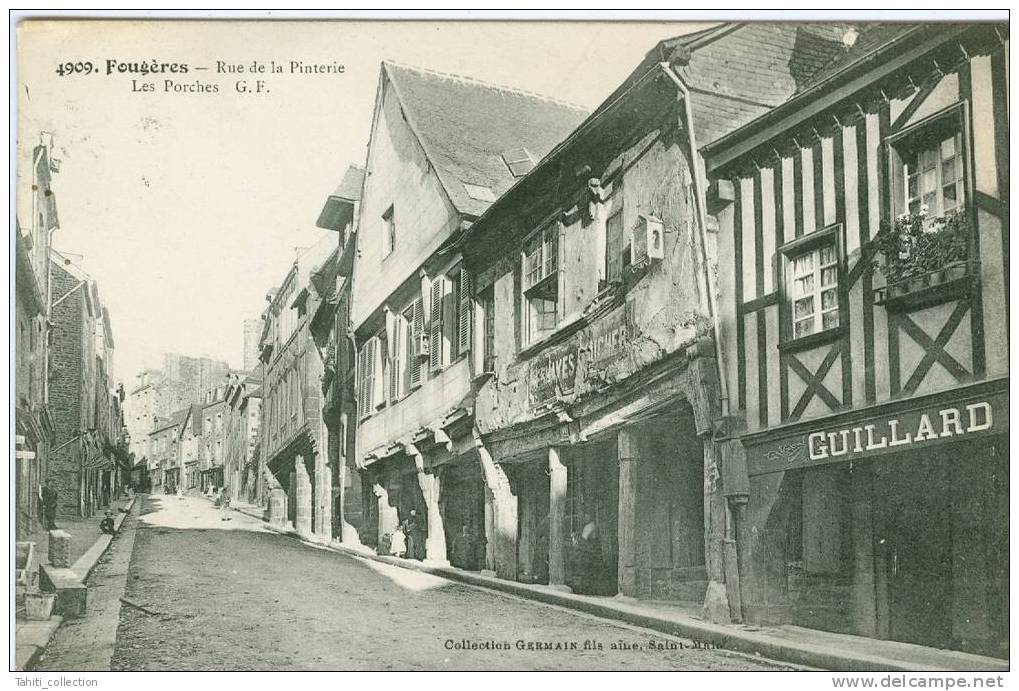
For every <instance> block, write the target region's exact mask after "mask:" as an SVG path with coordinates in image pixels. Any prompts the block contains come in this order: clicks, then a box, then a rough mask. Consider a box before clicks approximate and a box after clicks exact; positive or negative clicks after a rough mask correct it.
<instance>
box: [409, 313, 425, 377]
mask: <svg viewBox="0 0 1019 691" xmlns="http://www.w3.org/2000/svg"><path fill="white" fill-rule="evenodd" d="M413 313H414V314H413V317H412V319H411V323H410V324H409V325H408V327H409V331H410V344H411V346H410V348H408V351H409V354H408V357H410V362H409V363H408V367H409V368H410V385H411V386H412V387H413V386H417V385H418V384H420V383H421V357H420V354H419V353H418V347H417V344H418V342H419V341H420V338H421V334H423V333H424V332H425V312H424V305H423V304H422V302H421V298H418V299H417V300H415V301H414V306H413Z"/></svg>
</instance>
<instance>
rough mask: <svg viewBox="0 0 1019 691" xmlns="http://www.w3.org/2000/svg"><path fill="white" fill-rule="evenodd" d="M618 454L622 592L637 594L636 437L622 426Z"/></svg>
mask: <svg viewBox="0 0 1019 691" xmlns="http://www.w3.org/2000/svg"><path fill="white" fill-rule="evenodd" d="M616 450H617V454H618V456H619V519H618V520H619V568H618V587H619V594H620V595H623V596H625V597H636V596H637V540H636V517H637V516H636V508H637V459H638V457H639V452H638V450H637V443H636V440H635V439H633V436H632V434H631V433H630V432H629V431H628V430H625V429H624V430H620V431H619V435H618V436H617V438H616Z"/></svg>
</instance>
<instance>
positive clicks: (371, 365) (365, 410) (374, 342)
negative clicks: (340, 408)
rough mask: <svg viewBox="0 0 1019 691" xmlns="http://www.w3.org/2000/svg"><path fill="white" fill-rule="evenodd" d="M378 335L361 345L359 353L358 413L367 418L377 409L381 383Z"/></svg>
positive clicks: (359, 415)
mask: <svg viewBox="0 0 1019 691" xmlns="http://www.w3.org/2000/svg"><path fill="white" fill-rule="evenodd" d="M378 347H379V339H378V337H377V336H376V337H373V338H371V339H369V340H368V342H367V343H365V344H364V345H363V346H361V352H360V354H359V355H358V363H357V372H358V376H359V379H360V381H359V382H358V389H357V404H358V405H357V414H358V417H360V418H365V417H367V416H368V415H371V413H372V412H373V411H374V410H375V402H376V401H377V400H378V397H377V394H378V391H377V388H378V387H379V385H381V382H380V381H378V376H377V374H378V369H379V367H378V365H379V357H378Z"/></svg>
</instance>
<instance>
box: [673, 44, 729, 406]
mask: <svg viewBox="0 0 1019 691" xmlns="http://www.w3.org/2000/svg"><path fill="white" fill-rule="evenodd" d="M658 64H659V66H660V67H661V68H662V71H663V72H665V74H667V75H668V76H669V78H670V79H671V80H672V81H673V83H674V84H675V85H676V88H677V89H679V91H680V93H681V94H682V98H683V109H684V110H685V112H686V123H687V141H688V142H689V143H690V163H691V164H692V165H693V168H694V175H693V186H694V196H695V197H696V198H697V203H696V204H695V205H694V208H695V211H696V214H697V231H698V232H697V235H698V240H699V241H700V246H701V247H700V249H701V267H702V270H703V274H704V288H705V290H704V292H705V294H706V295H707V297H708V305H707V306H708V318H709V319H710V320H711V324H712V330H713V334H714V340H715V360H716V361H717V362H718V365H717V366H718V379H719V384H718V388H719V397H720V398H721V404H722V416H723V417H725V416H727V415H728V414H729V391H728V378H727V377H726V368H725V358H724V357H723V354H722V334H721V330H720V329H719V326H718V318H717V314H718V309H717V306H716V305H715V294H714V291H713V290H712V287H711V267H710V266H709V264H708V242H707V221H706V217H707V210H706V209H705V206H704V200H705V199H706V198H707V197H706V194H705V192H706V190H705V189H704V186H703V184H702V180H704V179H706V178H702V176H701V172H702V168H701V159H700V153H699V152H698V150H697V136H696V134H695V133H694V126H693V112H692V110H691V108H690V91H689V90H688V89H687V88H686V85H685V84H684V83H683V80H681V79H680V78H679V76H678V75H677V74H676V73H675V72H673V71H672V67H671V66H670V65H669V63H667V62H661V63H658Z"/></svg>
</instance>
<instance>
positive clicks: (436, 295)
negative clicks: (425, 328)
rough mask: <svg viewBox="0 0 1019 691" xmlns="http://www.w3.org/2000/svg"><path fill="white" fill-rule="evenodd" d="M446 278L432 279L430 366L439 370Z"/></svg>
mask: <svg viewBox="0 0 1019 691" xmlns="http://www.w3.org/2000/svg"><path fill="white" fill-rule="evenodd" d="M444 283H445V279H444V278H443V277H441V276H439V277H438V278H436V279H435V280H434V281H432V288H431V324H430V325H429V328H430V331H429V349H428V367H429V369H431V370H437V369H440V368H441V367H442V297H443V293H444V288H445V287H444V285H443V284H444Z"/></svg>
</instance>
